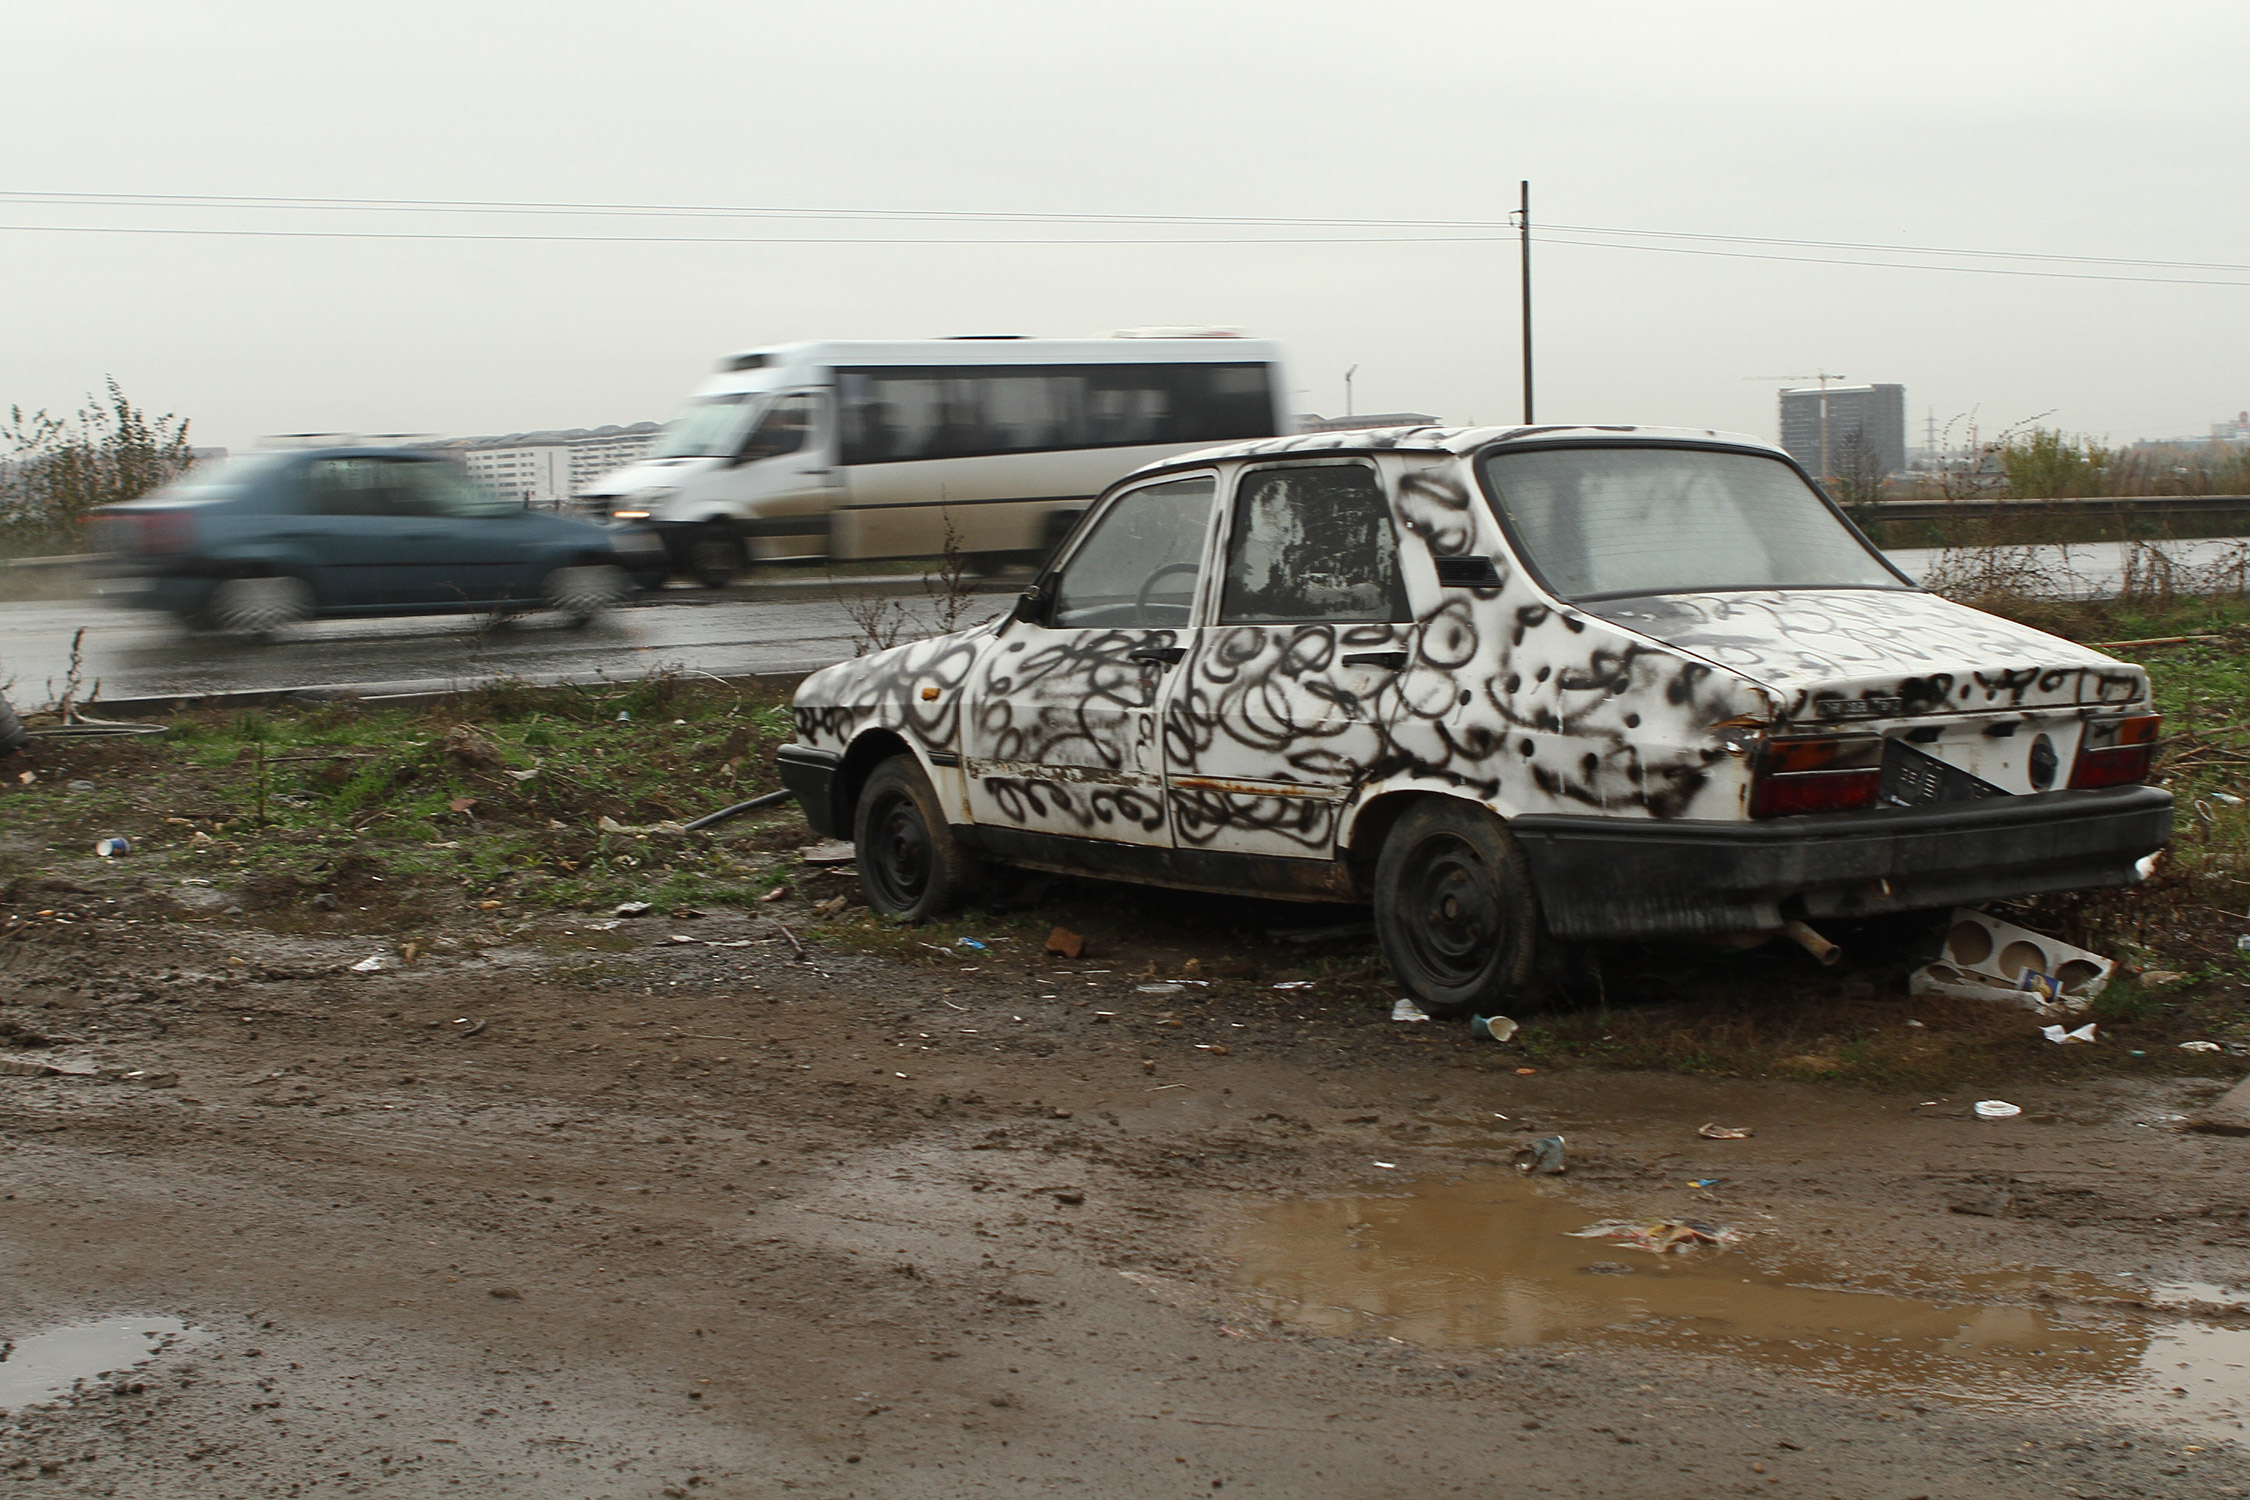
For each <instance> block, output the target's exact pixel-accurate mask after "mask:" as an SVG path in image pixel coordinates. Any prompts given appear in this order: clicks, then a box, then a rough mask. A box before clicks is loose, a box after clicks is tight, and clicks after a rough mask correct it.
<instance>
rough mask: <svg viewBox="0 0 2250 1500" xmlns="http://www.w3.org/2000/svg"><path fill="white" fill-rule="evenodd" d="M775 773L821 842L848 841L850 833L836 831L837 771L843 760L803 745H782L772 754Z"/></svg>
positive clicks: (835, 755) (848, 831)
mask: <svg viewBox="0 0 2250 1500" xmlns="http://www.w3.org/2000/svg"><path fill="white" fill-rule="evenodd" d="M773 758H774V769H775V770H777V771H778V772H780V774H781V784H782V785H783V786H785V787H787V788H789V790H791V791H792V792H795V793H796V794H797V806H798V807H800V808H802V809H803V810H804V814H805V822H806V823H808V824H810V825H811V827H812V831H813V832H815V833H817V834H819V835H821V836H822V837H823V838H831V839H833V838H848V837H850V836H851V830H850V829H848V828H846V829H842V830H838V828H837V827H836V768H837V766H839V765H841V764H842V763H843V759H844V758H843V757H842V756H841V755H838V754H837V753H836V752H835V751H833V750H814V749H812V748H810V747H809V746H805V745H783V746H782V747H781V748H780V749H779V750H776V751H775V752H774V756H773Z"/></svg>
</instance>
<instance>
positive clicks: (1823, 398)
mask: <svg viewBox="0 0 2250 1500" xmlns="http://www.w3.org/2000/svg"><path fill="white" fill-rule="evenodd" d="M1742 378H1743V379H1745V380H1755V381H1757V382H1758V383H1759V384H1761V385H1770V384H1772V383H1773V382H1775V381H1783V382H1787V383H1792V384H1794V383H1798V382H1802V381H1807V380H1812V381H1818V382H1819V384H1820V482H1821V483H1822V484H1827V483H1828V482H1829V481H1830V480H1832V479H1834V478H1835V474H1834V473H1833V472H1832V469H1831V466H1830V464H1829V462H1828V383H1829V382H1830V381H1832V380H1842V379H1843V378H1844V377H1843V376H1841V375H1832V374H1830V373H1829V372H1828V371H1826V370H1823V371H1821V372H1820V373H1819V374H1817V375H1745V376H1743V377H1742Z"/></svg>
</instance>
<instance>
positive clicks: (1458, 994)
mask: <svg viewBox="0 0 2250 1500" xmlns="http://www.w3.org/2000/svg"><path fill="white" fill-rule="evenodd" d="M1375 933H1376V936H1377V938H1378V939H1379V940H1380V941H1381V943H1382V946H1383V957H1384V958H1385V959H1387V960H1388V961H1389V963H1390V966H1391V971H1392V972H1393V973H1394V974H1396V975H1397V976H1398V980H1399V983H1401V984H1402V985H1404V986H1405V987H1406V988H1407V990H1408V991H1409V992H1410V993H1412V995H1413V996H1414V998H1415V999H1416V1000H1417V1001H1418V1002H1420V1004H1421V1006H1422V1008H1423V1009H1424V1010H1426V1011H1428V1012H1429V1013H1430V1014H1432V1015H1464V1014H1469V1013H1472V1012H1473V1013H1475V1014H1477V1015H1486V1016H1489V1015H1493V1014H1496V1013H1497V1012H1498V1011H1499V1010H1500V1009H1501V1007H1502V1006H1503V1005H1504V1004H1505V1003H1506V1002H1507V1001H1508V999H1509V998H1510V997H1511V996H1517V995H1520V994H1521V993H1522V992H1523V989H1524V986H1525V984H1526V982H1527V981H1528V980H1529V978H1530V976H1531V966H1532V959H1533V957H1534V955H1535V950H1536V948H1537V944H1538V936H1539V908H1538V903H1537V902H1536V901H1535V900H1534V898H1533V895H1532V889H1531V871H1530V868H1529V866H1527V865H1526V864H1525V862H1524V857H1523V850H1522V849H1521V848H1520V847H1519V846H1518V845H1517V843H1516V841H1515V839H1514V837H1513V836H1511V835H1510V834H1509V832H1508V829H1507V826H1506V825H1505V824H1503V823H1502V822H1501V821H1500V820H1499V819H1498V818H1496V817H1494V816H1493V815H1492V814H1491V813H1489V812H1486V811H1485V810H1484V809H1483V808H1481V807H1477V806H1474V805H1472V804H1470V803H1466V802H1462V801H1460V800H1458V799H1456V798H1448V797H1432V798H1429V799H1426V800H1424V801H1423V802H1421V803H1419V804H1417V805H1416V806H1414V807H1413V808H1411V809H1409V810H1408V811H1407V812H1406V814H1405V815H1404V816H1403V817H1401V818H1400V819H1399V820H1398V822H1397V823H1396V824H1395V825H1394V826H1393V827H1392V829H1391V831H1390V835H1389V837H1387V838H1386V839H1384V841H1383V849H1382V853H1381V854H1380V855H1379V856H1378V857H1377V859H1376V862H1375Z"/></svg>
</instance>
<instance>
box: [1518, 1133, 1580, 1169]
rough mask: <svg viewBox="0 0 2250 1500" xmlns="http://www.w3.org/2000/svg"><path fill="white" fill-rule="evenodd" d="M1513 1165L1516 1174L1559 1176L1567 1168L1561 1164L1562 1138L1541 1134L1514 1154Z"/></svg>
mask: <svg viewBox="0 0 2250 1500" xmlns="http://www.w3.org/2000/svg"><path fill="white" fill-rule="evenodd" d="M1513 1165H1514V1166H1515V1169H1516V1173H1517V1175H1518V1176H1522V1177H1560V1176H1561V1175H1562V1174H1563V1173H1564V1172H1566V1171H1568V1170H1569V1168H1567V1167H1565V1166H1564V1165H1563V1138H1562V1137H1561V1136H1559V1135H1543V1136H1541V1137H1540V1138H1539V1139H1538V1140H1536V1141H1533V1142H1532V1143H1531V1144H1530V1145H1528V1146H1526V1147H1524V1148H1523V1149H1522V1150H1520V1151H1518V1152H1517V1153H1516V1154H1515V1156H1514V1158H1513Z"/></svg>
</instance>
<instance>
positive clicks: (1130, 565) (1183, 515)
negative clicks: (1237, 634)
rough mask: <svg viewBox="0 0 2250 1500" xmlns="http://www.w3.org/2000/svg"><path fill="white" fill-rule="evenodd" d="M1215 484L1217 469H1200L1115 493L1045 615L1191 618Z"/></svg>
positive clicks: (1126, 624) (1071, 625)
mask: <svg viewBox="0 0 2250 1500" xmlns="http://www.w3.org/2000/svg"><path fill="white" fill-rule="evenodd" d="M1217 489H1218V483H1217V480H1216V479H1215V478H1214V477H1213V476H1211V475H1209V474H1197V475H1193V476H1191V477H1189V478H1186V479H1175V480H1171V481H1168V482H1166V483H1163V484H1152V485H1149V486H1147V487H1146V488H1143V489H1137V490H1128V491H1127V492H1126V493H1125V494H1123V495H1120V496H1118V497H1117V499H1116V500H1115V501H1113V502H1111V504H1110V506H1109V508H1108V509H1107V510H1105V511H1103V512H1102V514H1101V517H1100V519H1098V520H1097V521H1096V522H1095V523H1094V528H1093V530H1092V531H1091V532H1090V533H1089V534H1088V535H1087V537H1086V539H1085V540H1084V541H1083V542H1081V543H1080V544H1079V546H1078V548H1077V549H1076V550H1075V551H1073V552H1072V553H1071V555H1070V560H1069V561H1068V562H1066V563H1064V564H1063V568H1062V575H1061V577H1060V578H1059V579H1057V580H1056V584H1055V604H1054V609H1053V612H1052V613H1051V614H1050V615H1049V616H1048V623H1049V624H1050V625H1052V626H1054V627H1055V628H1057V629H1060V630H1081V629H1122V630H1130V629H1135V628H1140V629H1179V628H1181V627H1184V626H1185V625H1187V624H1188V623H1189V620H1190V618H1191V616H1192V614H1193V611H1194V606H1195V586H1196V581H1197V579H1198V578H1199V577H1200V576H1201V575H1202V572H1203V540H1204V534H1205V532H1206V531H1207V530H1208V529H1209V527H1210V522H1211V502H1212V498H1213V496H1214V495H1215V494H1216V493H1217Z"/></svg>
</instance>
